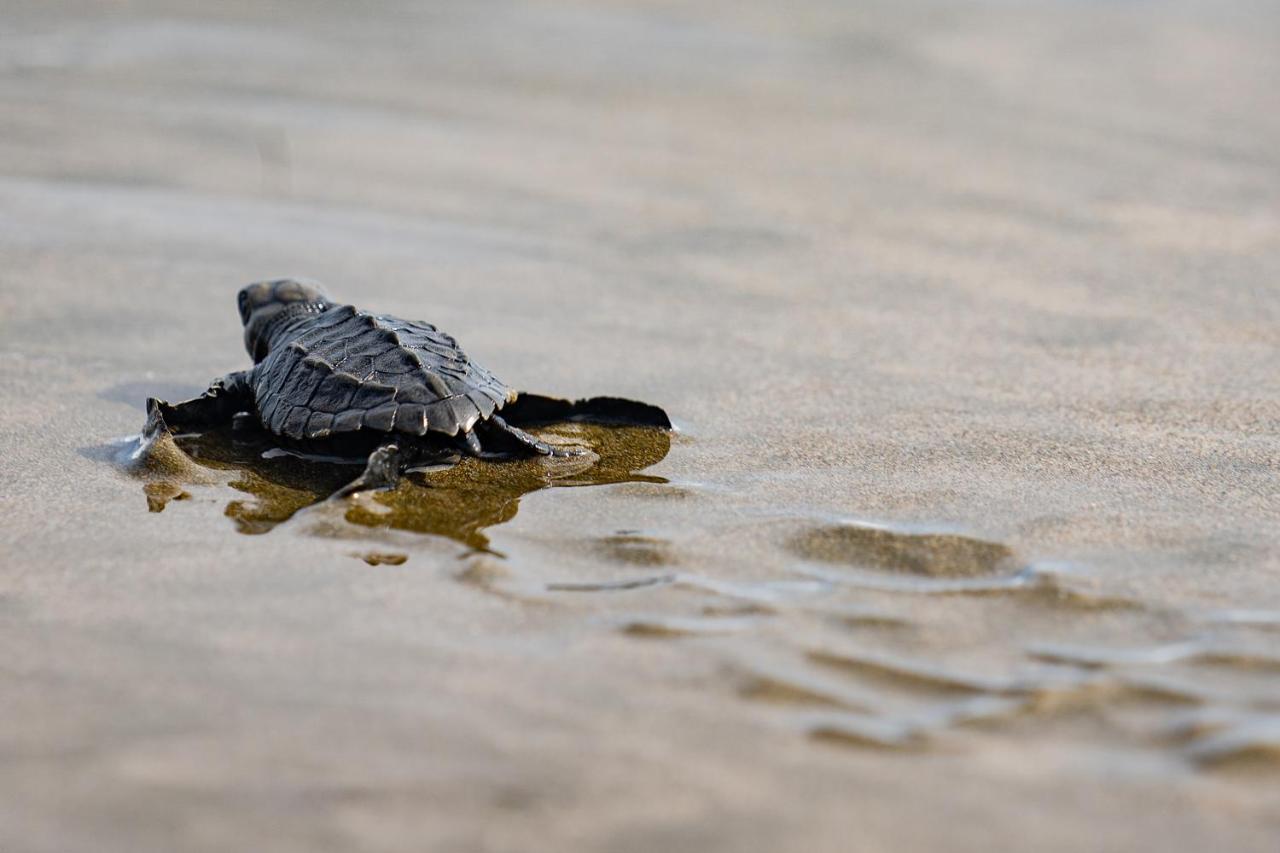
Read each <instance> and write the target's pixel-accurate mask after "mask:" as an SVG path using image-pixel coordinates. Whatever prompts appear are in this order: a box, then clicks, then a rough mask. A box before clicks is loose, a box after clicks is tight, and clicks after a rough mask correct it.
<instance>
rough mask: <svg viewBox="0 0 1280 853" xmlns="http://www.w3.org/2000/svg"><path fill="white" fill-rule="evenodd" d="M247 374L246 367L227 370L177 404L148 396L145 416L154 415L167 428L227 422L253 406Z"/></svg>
mask: <svg viewBox="0 0 1280 853" xmlns="http://www.w3.org/2000/svg"><path fill="white" fill-rule="evenodd" d="M250 373H251V371H248V370H242V371H240V372H238V373H228V374H227V375H226V376H224V377H222V378H221V379H215V380H213V383H212V384H211V385H210V386H209V390H208V391H205V392H204V393H203V394H201V395H200V396H199V397H193V398H192V399H190V400H183V401H182V402H180V403H166V402H165V401H164V400H157V399H156V398H154V397H150V398H148V399H147V415H148V419H149V420H152V419H154V418H155V417H157V416H158V417H159V418H160V419H161V420H163V422H164V423H166V424H168V425H169V426H170V427H179V428H180V427H201V426H217V425H219V424H229V423H231V419H232V418H234V417H235V416H236V413H237V412H243V411H245V410H248V409H252V408H253V407H254V403H253V388H252V386H251V385H250V383H249V375H250Z"/></svg>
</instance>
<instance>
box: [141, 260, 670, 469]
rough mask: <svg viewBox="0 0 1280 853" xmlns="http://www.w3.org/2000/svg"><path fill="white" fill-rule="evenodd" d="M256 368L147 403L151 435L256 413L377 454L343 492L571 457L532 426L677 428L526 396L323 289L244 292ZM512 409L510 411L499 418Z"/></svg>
mask: <svg viewBox="0 0 1280 853" xmlns="http://www.w3.org/2000/svg"><path fill="white" fill-rule="evenodd" d="M239 306H240V319H241V321H242V322H243V323H244V344H245V348H246V349H247V350H248V351H249V355H251V356H252V357H253V361H254V365H253V367H252V368H250V369H249V370H243V371H239V372H237V373H231V374H228V375H227V376H224V377H223V378H221V379H218V380H215V381H214V382H213V384H212V385H210V386H209V390H208V391H206V392H205V393H204V394H202V395H200V396H199V397H196V398H194V399H192V400H187V401H185V402H181V403H172V404H171V403H166V402H163V401H160V400H157V399H155V398H151V399H148V400H147V415H148V432H149V433H153V432H154V431H156V430H158V429H162V428H164V427H167V426H170V425H171V426H175V427H201V426H213V425H217V424H226V423H231V422H232V421H233V419H235V417H236V415H237V414H239V413H241V412H248V413H250V414H251V415H256V417H257V420H258V422H259V423H261V425H262V427H263V428H264V429H266V430H268V431H269V432H271V433H272V434H273V435H275V436H277V437H278V438H279V439H281V440H282V441H283V443H286V444H291V445H295V446H298V447H301V448H305V449H309V450H313V451H315V452H321V453H328V454H332V455H340V456H351V455H359V456H361V457H364V456H366V455H367V457H368V462H367V465H366V467H365V471H364V474H363V475H361V476H360V477H359V478H358V479H356V480H355V481H354V482H353V483H351V484H350V485H349V486H347V487H346V488H345V489H343V490H342V491H341V492H339V494H352V493H354V492H357V491H362V490H365V489H375V488H389V487H392V486H394V485H395V483H396V482H397V480H398V479H399V475H400V474H401V472H403V471H404V470H405V469H406V468H409V467H413V466H415V465H421V464H424V463H429V462H433V461H437V460H439V459H441V458H446V457H450V456H453V457H456V456H457V455H458V454H459V453H465V454H469V455H472V456H477V457H481V458H501V457H511V456H528V455H542V456H565V455H573V454H574V453H576V452H580V451H574V450H569V449H565V448H562V447H554V446H552V445H549V444H547V443H546V442H544V441H542V440H541V439H539V438H537V437H535V436H533V435H530V434H529V433H527V432H525V431H524V430H523V429H521V427H522V426H529V425H532V424H537V423H548V422H551V421H563V420H590V421H597V422H601V423H612V424H622V425H632V426H647V427H656V428H660V429H670V428H671V421H670V419H668V417H667V415H666V413H665V412H663V411H662V409H660V408H658V407H657V406H651V405H648V404H647V403H637V402H634V401H632V400H622V399H619V398H615V397H596V398H593V399H590V400H579V401H576V402H572V401H569V400H560V399H555V398H552V397H544V396H541V395H536V394H523V393H519V392H517V391H514V390H512V389H511V388H510V387H508V386H507V385H505V384H503V383H502V382H501V381H500V380H498V379H497V377H495V376H494V375H493V374H492V373H490V372H489V371H488V370H485V369H484V368H483V367H481V366H480V365H479V364H476V363H475V362H474V361H472V360H471V359H470V358H468V357H467V354H466V353H464V352H463V351H462V349H461V348H460V347H459V346H458V342H457V341H456V340H454V338H453V337H452V336H451V335H448V334H446V333H444V332H442V331H440V330H439V329H437V328H436V327H435V326H433V325H431V324H429V323H422V322H417V321H413V320H402V319H400V318H398V317H391V316H388V315H386V314H370V313H368V312H366V311H361V310H359V309H357V308H355V307H353V306H351V305H339V304H336V303H334V302H332V301H331V300H330V299H329V297H328V296H326V295H325V293H324V291H323V290H322V289H321V288H320V287H319V286H318V285H317V284H315V283H313V282H306V281H299V280H295V279H283V280H280V281H267V282H259V283H256V284H251V285H249V286H247V287H245V288H244V289H242V290H241V291H240V295H239ZM500 412H501V414H499V413H500Z"/></svg>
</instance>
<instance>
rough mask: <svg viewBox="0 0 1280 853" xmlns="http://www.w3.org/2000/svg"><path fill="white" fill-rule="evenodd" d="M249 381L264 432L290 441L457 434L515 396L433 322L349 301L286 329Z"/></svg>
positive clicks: (468, 429)
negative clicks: (369, 434) (365, 434)
mask: <svg viewBox="0 0 1280 853" xmlns="http://www.w3.org/2000/svg"><path fill="white" fill-rule="evenodd" d="M252 383H253V390H254V395H255V398H256V400H257V405H258V416H259V418H260V419H261V421H262V424H263V426H265V427H266V428H267V429H269V430H271V431H272V432H274V433H276V434H277V435H282V436H285V437H287V438H292V439H322V438H327V437H329V436H331V435H335V434H338V433H350V432H355V431H356V430H371V431H375V432H388V433H389V432H396V433H405V434H408V435H425V434H426V433H427V432H438V433H444V434H446V435H457V434H458V433H459V432H469V431H470V430H471V428H472V427H473V426H475V424H476V422H477V421H480V420H483V419H487V418H489V417H491V416H492V415H493V413H494V412H495V411H497V410H498V409H501V408H502V407H503V405H505V404H506V403H508V402H509V401H511V400H513V399H515V396H516V395H515V392H513V391H512V390H511V389H510V388H508V387H507V386H506V385H504V384H503V383H502V382H500V381H498V379H497V378H495V377H494V375H493V374H492V373H490V372H489V371H487V370H485V369H484V368H483V367H481V366H480V365H478V364H476V363H475V362H473V361H471V359H469V358H467V354H466V353H464V352H463V351H462V349H461V348H460V347H459V346H458V342H457V341H456V340H454V339H453V337H452V336H450V335H448V334H445V333H444V332H442V331H440V330H439V329H437V328H436V327H435V326H432V325H430V324H429V323H418V322H414V321H411V320H401V319H400V318H398V317H388V316H386V315H374V314H368V313H365V312H364V311H359V310H357V309H355V308H353V307H352V306H350V305H342V306H336V307H333V308H330V309H329V310H327V311H325V312H324V313H322V314H317V315H314V316H308V317H306V318H304V319H303V320H301V321H300V322H298V323H297V324H296V325H294V326H293V327H291V328H290V329H289V330H288V334H287V336H286V337H285V340H283V341H277V342H275V343H274V345H273V347H272V350H271V352H270V354H268V356H267V357H266V358H265V359H263V361H262V362H261V363H260V364H259V365H258V366H257V367H256V368H255V369H254V371H253V377H252Z"/></svg>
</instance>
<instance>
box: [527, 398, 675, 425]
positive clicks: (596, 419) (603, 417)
mask: <svg viewBox="0 0 1280 853" xmlns="http://www.w3.org/2000/svg"><path fill="white" fill-rule="evenodd" d="M502 416H503V417H504V418H506V420H507V423H509V424H511V425H513V426H522V427H524V426H536V425H538V424H549V423H555V422H556V421H586V422H588V423H597V424H605V425H608V426H638V427H654V428H656V429H671V418H670V417H668V416H667V413H666V412H664V411H663V410H662V409H661V408H659V407H658V406H654V405H652V404H650V403H641V402H639V401H637V400H624V399H623V398H621V397H591V398H590V399H587V400H562V399H560V398H558V397H547V396H544V395H542V394H526V393H523V392H522V393H520V394H519V395H518V396H517V397H516V399H515V400H513V401H512V402H510V403H507V405H506V406H505V407H504V408H503V409H502Z"/></svg>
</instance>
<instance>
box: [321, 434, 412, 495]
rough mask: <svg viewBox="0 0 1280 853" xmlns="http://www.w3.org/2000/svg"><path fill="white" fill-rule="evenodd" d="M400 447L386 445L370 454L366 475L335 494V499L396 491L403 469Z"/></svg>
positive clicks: (362, 475) (365, 469)
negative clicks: (378, 491)
mask: <svg viewBox="0 0 1280 853" xmlns="http://www.w3.org/2000/svg"><path fill="white" fill-rule="evenodd" d="M402 462H403V460H402V458H401V454H400V447H399V446H398V445H395V444H384V445H382V446H381V447H379V448H378V449H377V450H375V451H373V452H372V453H370V454H369V461H368V463H367V464H366V465H365V468H364V473H363V474H361V475H360V476H359V477H357V478H355V479H354V480H352V481H351V482H350V483H347V485H345V486H343V487H342V488H341V489H338V491H336V492H334V493H333V495H332V497H333V498H349V497H351V496H352V495H354V494H357V493H359V492H371V491H377V490H383V489H394V488H395V487H396V486H397V485H399V483H400V471H401V469H402V468H403V464H402Z"/></svg>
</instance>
